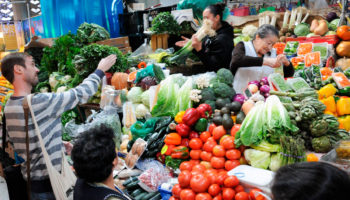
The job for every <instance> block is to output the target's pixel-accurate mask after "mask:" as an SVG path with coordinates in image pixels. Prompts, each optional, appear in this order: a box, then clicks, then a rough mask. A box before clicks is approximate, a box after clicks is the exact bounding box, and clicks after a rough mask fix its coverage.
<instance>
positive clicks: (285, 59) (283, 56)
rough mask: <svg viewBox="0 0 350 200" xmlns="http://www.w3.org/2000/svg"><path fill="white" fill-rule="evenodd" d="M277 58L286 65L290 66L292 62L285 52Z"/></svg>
mask: <svg viewBox="0 0 350 200" xmlns="http://www.w3.org/2000/svg"><path fill="white" fill-rule="evenodd" d="M277 60H278V61H279V62H280V63H282V64H283V65H284V66H288V65H289V64H290V62H289V60H288V59H287V57H286V56H285V55H283V54H280V55H278V56H277Z"/></svg>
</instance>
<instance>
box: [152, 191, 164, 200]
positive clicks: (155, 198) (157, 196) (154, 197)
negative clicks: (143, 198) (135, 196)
mask: <svg viewBox="0 0 350 200" xmlns="http://www.w3.org/2000/svg"><path fill="white" fill-rule="evenodd" d="M161 199H162V196H161V195H160V193H159V192H158V193H157V194H156V195H155V196H153V197H152V198H151V199H149V200H161Z"/></svg>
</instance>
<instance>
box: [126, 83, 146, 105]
mask: <svg viewBox="0 0 350 200" xmlns="http://www.w3.org/2000/svg"><path fill="white" fill-rule="evenodd" d="M142 93H143V90H142V88H140V87H133V88H131V89H130V91H129V92H128V95H127V98H128V100H129V101H131V102H132V103H133V104H138V103H141V101H142V100H141V95H142Z"/></svg>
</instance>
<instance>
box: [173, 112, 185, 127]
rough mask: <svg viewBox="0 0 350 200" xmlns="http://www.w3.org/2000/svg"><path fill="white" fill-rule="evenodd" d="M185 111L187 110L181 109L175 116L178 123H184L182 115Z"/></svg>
mask: <svg viewBox="0 0 350 200" xmlns="http://www.w3.org/2000/svg"><path fill="white" fill-rule="evenodd" d="M185 112H186V111H181V112H178V113H177V114H176V116H175V122H176V123H178V124H181V123H182V117H183V116H184V115H185Z"/></svg>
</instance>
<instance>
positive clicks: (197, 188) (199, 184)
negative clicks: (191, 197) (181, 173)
mask: <svg viewBox="0 0 350 200" xmlns="http://www.w3.org/2000/svg"><path fill="white" fill-rule="evenodd" d="M209 185H210V180H209V179H208V178H207V177H206V176H204V175H203V174H198V175H195V176H193V177H192V178H191V183H190V186H191V188H192V190H193V191H194V192H206V191H207V189H208V187H209Z"/></svg>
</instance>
